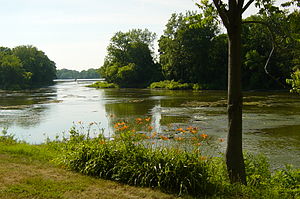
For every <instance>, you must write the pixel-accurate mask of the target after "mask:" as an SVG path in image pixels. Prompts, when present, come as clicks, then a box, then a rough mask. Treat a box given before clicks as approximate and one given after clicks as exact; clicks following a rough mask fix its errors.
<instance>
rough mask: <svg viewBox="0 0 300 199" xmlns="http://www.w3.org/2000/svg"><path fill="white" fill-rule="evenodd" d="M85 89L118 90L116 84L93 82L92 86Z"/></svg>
mask: <svg viewBox="0 0 300 199" xmlns="http://www.w3.org/2000/svg"><path fill="white" fill-rule="evenodd" d="M87 87H92V88H119V86H118V85H117V84H114V83H107V82H95V83H93V84H92V85H88V86H87Z"/></svg>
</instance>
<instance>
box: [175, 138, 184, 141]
mask: <svg viewBox="0 0 300 199" xmlns="http://www.w3.org/2000/svg"><path fill="white" fill-rule="evenodd" d="M174 139H175V140H176V141H182V140H184V138H183V137H175V138H174Z"/></svg>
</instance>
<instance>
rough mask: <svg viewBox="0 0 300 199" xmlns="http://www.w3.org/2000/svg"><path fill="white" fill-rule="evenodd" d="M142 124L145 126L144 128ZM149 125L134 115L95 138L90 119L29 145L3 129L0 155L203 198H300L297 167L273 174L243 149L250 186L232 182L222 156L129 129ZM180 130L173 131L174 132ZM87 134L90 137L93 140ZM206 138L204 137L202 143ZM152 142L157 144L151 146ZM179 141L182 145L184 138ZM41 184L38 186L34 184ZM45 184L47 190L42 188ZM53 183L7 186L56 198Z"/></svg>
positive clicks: (260, 159) (264, 162) (38, 181)
mask: <svg viewBox="0 0 300 199" xmlns="http://www.w3.org/2000/svg"><path fill="white" fill-rule="evenodd" d="M142 123H145V124H147V125H146V126H143V125H142ZM149 124H151V121H150V119H149V118H145V119H142V118H136V120H135V121H134V122H133V123H126V124H125V123H124V122H118V123H116V125H115V128H116V135H115V136H114V137H113V138H111V137H105V136H104V132H103V131H100V133H99V134H98V136H96V137H95V135H94V129H92V125H94V124H92V123H91V124H90V125H89V126H88V128H84V127H80V129H78V128H75V127H73V128H72V129H71V130H70V137H69V138H63V139H62V140H61V141H58V140H55V141H50V140H48V141H47V143H46V144H42V145H29V144H26V143H24V142H20V141H17V140H16V139H15V138H14V137H13V136H12V135H8V132H7V129H3V130H2V136H0V153H1V154H3V153H5V154H10V155H13V157H22V161H24V158H26V159H28V160H29V161H28V160H27V161H26V164H31V162H32V160H38V161H51V162H56V163H58V164H60V165H61V166H63V167H64V168H68V169H71V170H73V171H77V172H80V173H83V174H86V175H90V176H94V177H96V178H103V179H110V180H114V181H118V182H122V183H125V184H129V185H135V186H143V187H151V188H159V189H161V190H163V191H166V192H170V193H175V194H182V195H185V194H188V195H193V196H199V197H203V198H209V197H212V198H266V199H267V198H280V199H289V198H298V197H300V170H299V168H298V169H295V168H293V167H291V166H286V167H285V168H283V169H277V170H275V171H274V172H271V170H270V167H269V163H268V161H267V159H266V158H265V157H264V156H263V155H253V154H250V153H246V154H245V166H246V172H247V182H248V185H247V186H244V185H241V184H231V183H230V182H229V179H228V176H227V171H226V165H225V161H224V159H223V157H214V158H212V157H204V156H202V155H201V152H200V151H199V150H192V151H191V150H181V149H180V148H178V147H176V145H172V146H173V147H164V146H166V145H165V144H171V140H170V139H171V138H167V137H165V136H160V135H157V139H154V138H150V139H148V138H147V136H146V135H145V134H142V133H141V132H139V131H137V132H133V131H132V130H131V128H135V129H137V130H138V128H137V126H139V125H140V127H141V130H143V129H144V127H147V126H148V125H149ZM128 126H131V128H128ZM187 129H189V130H190V132H191V133H192V134H193V131H194V130H195V129H194V128H192V127H189V128H187ZM184 130H185V129H181V128H179V129H177V131H184ZM143 131H147V130H146V129H144V130H143ZM185 134H189V133H188V132H185ZM90 135H94V138H91V137H90ZM193 135H194V134H193ZM195 136H196V135H195ZM202 136H204V134H202ZM151 137H152V136H151ZM159 137H160V138H159ZM200 137H201V135H200ZM174 140H175V139H174ZM207 141H208V140H207V139H206V138H205V139H204V138H203V137H202V141H201V143H203V144H204V143H206V142H207ZM151 142H155V143H156V144H154V145H153V144H152V143H151ZM163 142H165V143H163ZM177 142H178V143H179V144H183V141H182V140H181V141H177ZM197 142H198V141H197ZM196 149H197V148H196ZM68 176H69V175H68ZM39 184H41V186H42V187H39V188H36V186H38V185H39ZM29 185H30V186H29ZM31 185H32V186H31ZM48 186H50V187H51V188H49V189H46V188H47V187H48ZM55 186H56V185H55V184H53V181H48V180H47V179H46V180H45V179H44V178H43V179H42V178H38V179H29V180H28V183H27V182H26V183H23V184H20V185H18V184H14V185H11V186H10V189H9V190H8V189H6V190H7V191H8V192H9V193H17V192H18V193H19V192H20V194H21V193H23V194H21V195H22V196H23V197H25V196H26V194H30V196H36V195H42V196H43V197H46V195H43V194H50V195H51V196H52V195H53V196H57V193H58V192H56V191H55V190H56V189H57V188H58V187H55ZM47 190H48V191H47ZM27 196H29V195H27Z"/></svg>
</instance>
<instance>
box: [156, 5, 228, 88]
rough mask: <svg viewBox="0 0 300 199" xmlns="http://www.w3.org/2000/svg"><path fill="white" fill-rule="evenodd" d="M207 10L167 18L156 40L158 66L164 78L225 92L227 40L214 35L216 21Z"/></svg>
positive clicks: (215, 33)
mask: <svg viewBox="0 0 300 199" xmlns="http://www.w3.org/2000/svg"><path fill="white" fill-rule="evenodd" d="M210 9H212V8H211V7H210V8H208V9H207V10H205V11H204V12H205V13H204V14H198V13H195V12H187V13H186V14H185V15H184V14H173V15H172V16H171V18H170V19H169V21H168V23H167V25H166V29H165V30H164V34H163V35H162V36H161V37H160V39H159V52H160V57H159V58H160V64H161V65H162V71H163V74H164V77H165V78H166V79H168V80H171V79H174V80H175V81H182V82H188V83H199V84H201V85H207V86H208V87H209V88H215V89H216V88H219V89H222V88H224V89H225V86H226V64H227V62H226V60H227V54H226V49H227V46H226V37H225V38H224V37H223V36H221V35H220V36H218V35H217V34H218V32H219V29H218V26H217V24H218V22H217V20H216V18H215V17H213V16H214V15H213V14H212V12H213V10H210ZM209 13H210V14H211V15H210V16H211V17H209V16H207V15H209ZM204 16H207V17H204Z"/></svg>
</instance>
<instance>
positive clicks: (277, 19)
mask: <svg viewBox="0 0 300 199" xmlns="http://www.w3.org/2000/svg"><path fill="white" fill-rule="evenodd" d="M272 9H273V10H272ZM272 9H269V10H264V11H261V12H260V13H258V14H257V15H253V16H250V17H248V18H246V19H245V20H244V21H247V23H245V24H243V29H242V49H243V50H242V57H243V60H242V86H243V89H246V90H251V89H284V88H287V87H289V86H288V84H286V79H289V78H290V76H291V73H292V72H293V71H296V70H297V69H299V63H300V62H299V49H300V42H299V37H300V34H299V32H300V25H299V24H300V22H299V21H300V12H299V11H298V10H295V11H293V12H291V13H289V12H287V11H282V10H280V9H275V7H273V8H272ZM203 12H204V13H202V14H200V13H197V12H189V11H188V12H186V13H185V14H182V13H179V14H176V13H175V14H173V15H172V16H171V18H170V19H169V21H168V23H167V24H166V28H165V30H164V34H163V35H162V36H161V37H160V38H159V40H158V45H159V57H158V58H159V59H158V60H157V59H155V57H154V54H153V49H152V47H151V45H152V42H153V40H154V39H155V35H154V34H153V33H150V32H149V31H147V30H144V31H142V30H131V31H129V32H126V33H123V32H118V33H116V34H115V35H114V36H113V37H112V39H111V43H110V45H109V46H108V55H107V57H106V58H105V63H104V65H103V66H102V67H101V68H100V71H101V74H102V76H103V77H104V78H106V80H107V81H108V82H109V83H116V84H118V85H119V86H121V87H146V86H149V85H150V84H151V83H152V82H153V81H155V80H170V81H171V80H174V81H175V82H182V83H194V84H199V85H201V88H202V89H226V88H227V62H228V61H227V55H228V53H227V46H228V43H227V34H223V33H222V32H221V31H220V25H219V21H218V18H217V16H216V13H215V12H214V11H212V10H211V8H206V9H203ZM249 22H254V23H249ZM257 22H259V23H257ZM273 47H274V50H272V48H273ZM271 51H272V55H271V56H270V52H271ZM269 56H270V57H269ZM267 62H268V64H266V63H267ZM293 77H296V76H295V75H294V76H293Z"/></svg>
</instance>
